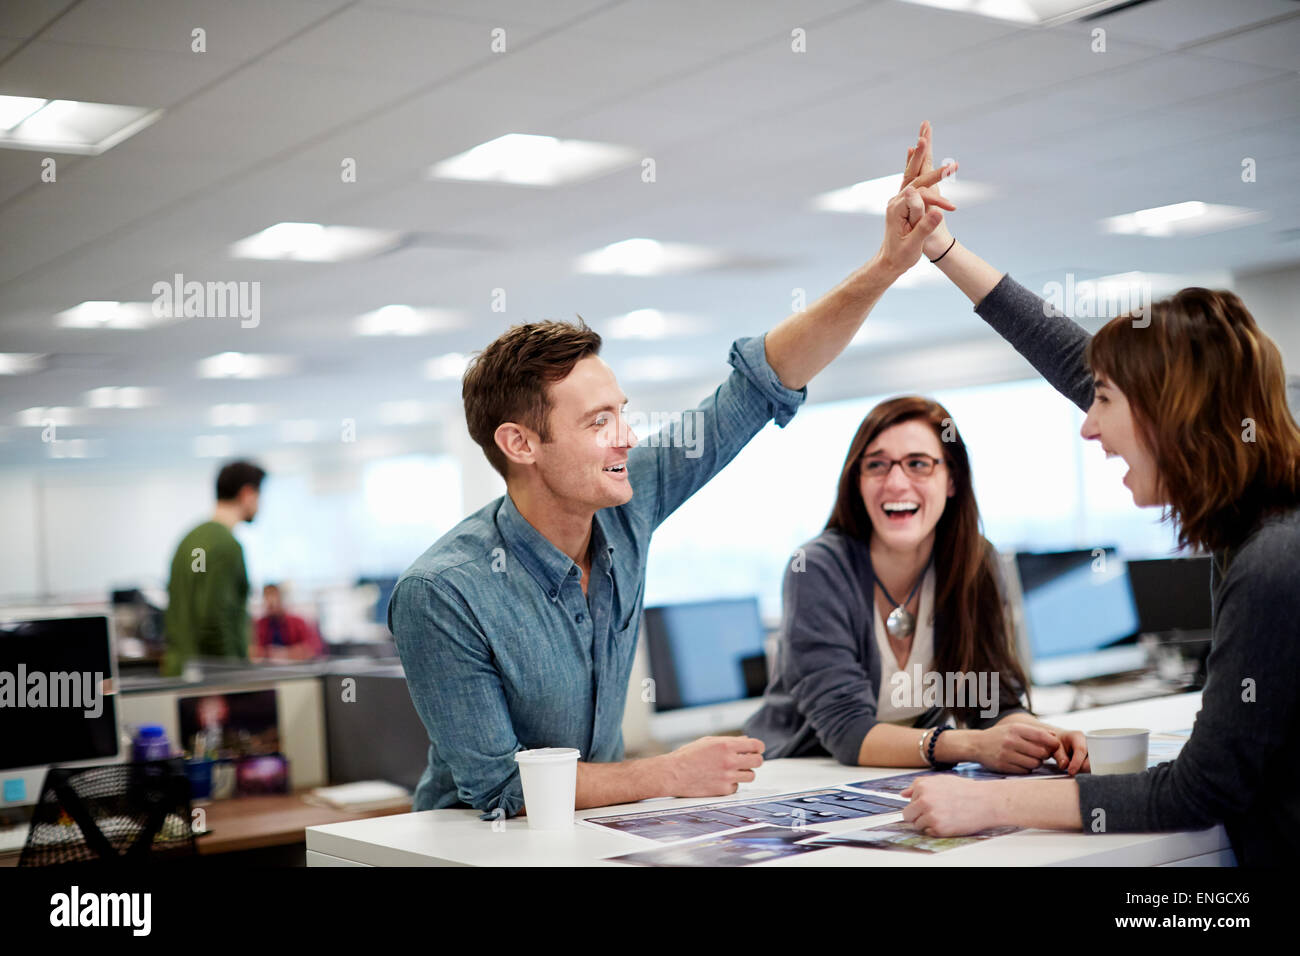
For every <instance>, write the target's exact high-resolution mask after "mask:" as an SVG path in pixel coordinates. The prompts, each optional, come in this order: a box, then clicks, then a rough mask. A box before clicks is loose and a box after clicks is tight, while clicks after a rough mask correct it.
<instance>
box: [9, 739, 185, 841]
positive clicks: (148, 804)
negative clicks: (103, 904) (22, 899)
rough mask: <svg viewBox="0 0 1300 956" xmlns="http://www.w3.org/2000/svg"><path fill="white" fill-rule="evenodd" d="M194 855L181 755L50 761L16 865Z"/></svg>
mask: <svg viewBox="0 0 1300 956" xmlns="http://www.w3.org/2000/svg"><path fill="white" fill-rule="evenodd" d="M196 854H197V849H196V847H195V843H194V831H193V829H192V828H191V826H190V783H189V780H188V779H187V778H186V776H185V763H184V760H183V759H181V758H179V757H173V758H171V759H169V760H153V761H147V762H142V763H117V764H108V765H105V766H100V767H78V768H65V767H54V768H52V769H51V770H50V771H49V772H48V773H46V775H45V783H44V784H43V785H42V787H41V799H40V802H39V803H38V804H37V805H36V810H35V812H34V813H33V815H32V824H31V832H30V833H29V834H28V835H27V844H26V845H25V846H24V847H23V855H22V857H21V858H20V859H19V861H18V865H19V866H58V865H61V864H67V863H107V864H125V863H159V862H166V861H174V860H176V861H179V860H183V859H188V858H192V857H194V856H195V855H196Z"/></svg>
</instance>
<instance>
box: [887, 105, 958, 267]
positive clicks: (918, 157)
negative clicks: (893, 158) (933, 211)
mask: <svg viewBox="0 0 1300 956" xmlns="http://www.w3.org/2000/svg"><path fill="white" fill-rule="evenodd" d="M933 153H934V131H933V130H932V129H931V128H930V122H929V120H927V121H926V122H924V123H922V124H921V133H920V135H919V136H918V137H917V141H916V145H915V146H912V147H909V148H908V150H907V162H906V163H905V164H904V166H903V184H902V187H901V188H902V190H903V191H906V190H907V189H908V187H911V188H913V189H915V190H916V191H917V192H918V193H919V194H920V196H921V199H922V201H923V202H925V203H927V204H929V203H930V202H933V203H934V204H935V205H938V206H941V207H942V208H944V209H948V210H952V209H953V208H954V207H953V206H951V205H943V202H942V201H943V197H942V196H940V195H939V187H938V185H937V183H938V182H939V179H947V178H948V177H949V176H952V175H953V173H955V172H957V164H956V163H955V162H954V163H950V164H948V165H947V166H944V167H942V168H941V169H940V170H939V172H940V173H942V171H943V169H947V170H948V172H947V173H944V174H943V175H941V176H940V177H939V179H935V178H934V176H935V169H934V159H933ZM918 209H919V207H917V206H916V205H915V204H913V205H911V206H909V210H911V211H916V210H918ZM919 215H920V213H919V212H918V214H917V218H919ZM909 218H910V217H909ZM951 244H952V233H950V232H949V231H948V224H947V223H946V222H942V221H941V222H940V223H939V225H938V226H937V227H936V228H935V229H933V230H932V231H931V232H930V234H929V235H927V236H926V237H925V239H924V240H923V243H922V249H921V251H922V252H923V253H924V254H925V256H926V258H928V259H937V258H938V257H939V256H941V255H942V254H943V253H944V251H945V250H946V249H947V248H948V247H949V245H951Z"/></svg>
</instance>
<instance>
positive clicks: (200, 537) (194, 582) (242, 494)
mask: <svg viewBox="0 0 1300 956" xmlns="http://www.w3.org/2000/svg"><path fill="white" fill-rule="evenodd" d="M264 477H266V472H265V471H263V470H262V469H261V468H259V467H258V466H257V465H254V464H252V463H251V462H247V461H236V462H232V463H230V464H229V465H226V466H225V467H224V468H222V469H221V473H220V474H219V475H217V508H216V511H215V512H213V515H212V520H210V521H205V522H203V524H201V525H199V526H198V527H197V528H195V529H194V530H193V531H191V532H190V533H189V534H187V535H186V536H185V537H184V538H182V539H181V543H180V544H179V545H178V546H177V548H176V555H175V557H173V558H172V568H171V580H170V581H169V582H168V584H167V593H168V595H169V600H168V603H167V617H166V623H165V627H164V629H165V631H166V639H167V649H166V652H165V653H164V655H163V662H162V672H163V674H165V675H167V676H171V677H174V676H176V675H178V674H180V673H181V671H182V670H183V669H184V667H185V662H186V661H187V660H189V658H191V657H194V656H198V657H226V658H234V659H236V660H247V659H248V636H249V620H248V609H247V604H248V572H247V571H246V570H245V568H244V549H243V548H242V547H240V544H239V541H238V540H237V539H236V538H235V536H234V535H233V534H232V533H231V529H232V528H234V527H235V525H237V524H239V522H241V521H252V520H253V518H254V517H256V515H257V504H258V498H259V496H260V494H261V488H262V479H263V478H264Z"/></svg>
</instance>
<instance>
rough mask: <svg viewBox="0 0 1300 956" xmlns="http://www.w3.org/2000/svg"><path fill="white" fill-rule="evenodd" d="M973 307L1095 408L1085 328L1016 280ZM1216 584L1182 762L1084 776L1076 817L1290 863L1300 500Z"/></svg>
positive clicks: (1270, 521) (1294, 816)
mask: <svg viewBox="0 0 1300 956" xmlns="http://www.w3.org/2000/svg"><path fill="white" fill-rule="evenodd" d="M975 311H976V312H977V313H978V314H979V315H980V316H981V317H982V318H983V319H984V320H985V321H986V322H988V323H989V325H991V326H992V327H993V328H994V329H995V330H997V332H998V333H999V334H1000V335H1001V336H1002V337H1003V338H1005V339H1006V340H1007V341H1008V342H1010V343H1011V345H1013V346H1014V347H1015V349H1016V351H1018V352H1019V353H1020V354H1021V355H1023V356H1024V357H1025V358H1026V359H1028V360H1029V362H1030V363H1031V364H1032V365H1033V366H1034V367H1035V368H1036V369H1038V371H1039V372H1040V373H1041V374H1042V375H1043V377H1044V378H1046V379H1047V381H1048V382H1049V383H1050V384H1051V385H1052V387H1053V388H1055V389H1056V390H1057V391H1058V392H1060V393H1061V394H1062V395H1064V396H1065V397H1066V398H1068V399H1069V400H1070V401H1072V402H1073V403H1074V404H1075V405H1077V406H1079V408H1081V409H1084V410H1085V411H1086V410H1087V408H1088V406H1090V405H1091V404H1092V392H1093V387H1092V380H1093V376H1092V373H1091V371H1090V370H1089V368H1088V366H1087V363H1086V362H1085V360H1084V354H1085V351H1084V350H1085V349H1086V348H1087V344H1088V338H1089V336H1088V333H1087V332H1085V331H1084V330H1083V329H1082V328H1080V327H1079V326H1078V325H1076V324H1075V323H1074V322H1072V321H1070V320H1069V319H1068V318H1066V317H1065V316H1063V315H1061V313H1060V312H1059V311H1057V310H1055V309H1053V308H1052V307H1050V306H1048V305H1047V304H1046V303H1045V302H1044V301H1043V300H1042V299H1040V298H1039V297H1038V296H1036V295H1034V294H1033V293H1032V292H1030V291H1029V290H1028V289H1026V288H1024V287H1023V286H1021V285H1020V284H1019V283H1017V282H1015V281H1014V280H1013V279H1012V278H1011V277H1010V276H1004V277H1003V278H1002V280H1001V281H1000V282H999V283H998V284H997V286H996V287H994V289H993V291H992V292H990V293H989V294H988V295H987V296H986V297H985V298H984V301H983V302H981V303H980V304H979V305H978V306H977V307H976V310H975ZM1243 414H1245V412H1244V411H1243ZM1210 587H1211V602H1212V604H1211V606H1212V608H1213V631H1212V643H1211V649H1210V656H1209V660H1208V661H1207V669H1208V677H1207V680H1206V684H1205V688H1204V690H1203V691H1202V694H1201V710H1200V713H1199V714H1197V716H1196V722H1195V725H1194V726H1193V728H1192V736H1191V738H1190V739H1189V740H1188V741H1187V744H1186V745H1185V746H1184V747H1183V750H1182V752H1181V753H1180V754H1179V755H1178V758H1177V759H1176V760H1173V761H1169V762H1167V763H1162V764H1160V765H1159V766H1157V767H1153V768H1152V769H1150V770H1147V771H1145V772H1144V773H1136V774H1121V775H1117V776H1104V777H1094V776H1092V775H1090V774H1080V775H1079V777H1078V778H1077V779H1078V783H1079V813H1080V815H1081V816H1082V818H1083V826H1084V830H1085V832H1106V831H1109V832H1112V833H1114V832H1125V831H1141V830H1182V829H1201V828H1204V827H1208V826H1212V825H1213V824H1215V823H1219V822H1222V823H1223V824H1224V826H1225V828H1226V829H1227V831H1228V838H1229V839H1230V840H1231V841H1232V848H1233V851H1234V852H1235V853H1236V856H1237V862H1238V863H1240V864H1242V865H1274V866H1292V865H1294V863H1295V859H1296V857H1297V856H1300V761H1297V760H1296V755H1297V752H1298V751H1300V688H1297V681H1300V502H1297V504H1296V505H1295V506H1293V507H1292V508H1291V509H1290V510H1289V511H1286V512H1284V513H1282V514H1278V515H1274V516H1272V517H1270V518H1267V519H1265V520H1264V521H1262V522H1261V523H1260V524H1259V525H1258V526H1257V527H1256V528H1255V529H1254V530H1253V531H1252V532H1251V534H1250V535H1249V537H1248V538H1247V539H1246V540H1245V541H1244V542H1243V543H1242V544H1241V545H1240V546H1239V547H1237V548H1236V549H1235V551H1234V552H1233V553H1226V552H1225V553H1216V554H1215V555H1214V561H1213V563H1212V566H1211V572H1210ZM1153 729H1175V728H1153Z"/></svg>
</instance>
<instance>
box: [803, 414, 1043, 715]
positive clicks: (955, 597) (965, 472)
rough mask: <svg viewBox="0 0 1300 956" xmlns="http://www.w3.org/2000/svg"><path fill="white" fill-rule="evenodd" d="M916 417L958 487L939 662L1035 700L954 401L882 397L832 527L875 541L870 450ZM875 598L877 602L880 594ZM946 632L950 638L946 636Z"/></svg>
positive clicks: (939, 573)
mask: <svg viewBox="0 0 1300 956" xmlns="http://www.w3.org/2000/svg"><path fill="white" fill-rule="evenodd" d="M914 420H919V421H924V422H926V423H927V424H928V425H929V426H930V427H931V428H932V429H934V434H935V436H936V437H937V438H938V439H939V442H940V444H941V445H942V447H943V457H944V461H945V463H946V467H947V469H948V473H949V476H950V477H951V478H952V482H953V486H954V493H953V495H952V497H951V498H949V499H948V501H947V504H946V505H945V506H944V509H943V514H942V515H941V516H940V518H939V523H938V524H937V525H936V526H935V536H934V567H935V576H936V577H937V579H938V588H937V594H936V595H935V612H936V620H937V619H938V618H939V617H942V620H943V627H944V631H943V634H942V635H940V634H938V632H936V635H935V636H936V641H935V661H934V663H935V669H936V670H937V671H939V672H940V673H944V674H949V673H966V672H975V673H980V672H989V673H992V672H994V671H997V672H998V673H999V675H1000V676H999V678H998V688H999V696H1000V697H1001V700H1000V701H999V702H998V704H999V707H1000V708H1003V709H1005V708H1007V707H1015V706H1019V703H1020V701H1019V700H1018V698H1017V692H1018V691H1023V692H1024V694H1025V696H1026V703H1028V695H1029V680H1028V679H1027V678H1026V676H1025V671H1024V668H1023V667H1022V666H1021V663H1020V658H1019V656H1018V655H1017V653H1016V649H1015V643H1014V640H1013V637H1012V634H1011V631H1010V629H1009V628H1008V626H1007V620H1006V615H1005V614H1003V609H1002V592H1001V590H1000V588H999V581H1000V575H999V574H998V569H997V553H996V552H995V551H994V549H993V545H992V544H990V543H989V542H988V540H987V539H985V537H984V536H983V534H981V533H980V515H979V507H978V506H977V505H976V503H975V490H974V488H973V487H972V485H971V474H970V459H969V458H968V457H967V454H966V443H965V442H964V441H963V440H962V437H961V433H960V432H958V431H957V426H956V425H955V424H954V423H953V420H952V416H951V415H949V414H948V410H947V409H946V408H944V407H943V406H942V405H940V404H939V403H938V402H935V401H931V400H930V399H928V398H921V397H920V396H916V395H908V396H903V397H900V398H891V399H889V400H888V401H884V402H881V403H880V404H879V405H877V406H876V407H875V408H873V409H872V410H871V411H870V412H869V413H868V414H867V417H866V418H864V419H863V420H862V424H861V425H859V426H858V432H857V434H856V435H854V436H853V441H852V442H851V443H850V445H849V453H848V455H847V456H846V457H845V459H844V467H843V469H842V470H841V471H840V482H839V490H838V493H837V495H836V498H835V508H834V510H832V511H831V516H830V520H829V521H827V522H826V529H827V530H828V531H829V530H832V529H834V530H836V531H839V532H841V533H843V534H847V535H850V536H852V537H854V538H857V539H858V540H859V541H863V542H865V543H867V544H868V545H869V544H870V542H871V534H872V525H871V518H870V516H869V515H868V514H867V508H866V504H865V503H864V502H863V500H862V491H861V486H860V482H859V475H860V473H861V465H862V457H863V454H864V453H865V452H866V450H867V448H868V447H869V446H870V445H871V443H872V442H873V441H875V440H876V436H878V435H879V434H880V433H881V432H883V431H884V430H885V429H887V428H892V427H893V426H894V425H898V424H901V423H902V422H907V421H914ZM872 598H873V600H872V602H871V606H872V607H873V608H874V607H875V601H874V595H873V596H872ZM873 613H874V611H873ZM940 637H942V640H938V638H940ZM1008 678H1011V680H1008ZM1013 685H1014V686H1013ZM950 710H951V712H952V713H953V714H954V715H955V716H957V717H960V718H962V719H963V720H965V721H966V722H968V723H969V722H970V721H972V720H973V719H974V718H975V717H976V716H977V714H978V712H979V708H978V706H975V707H963V708H950Z"/></svg>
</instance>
